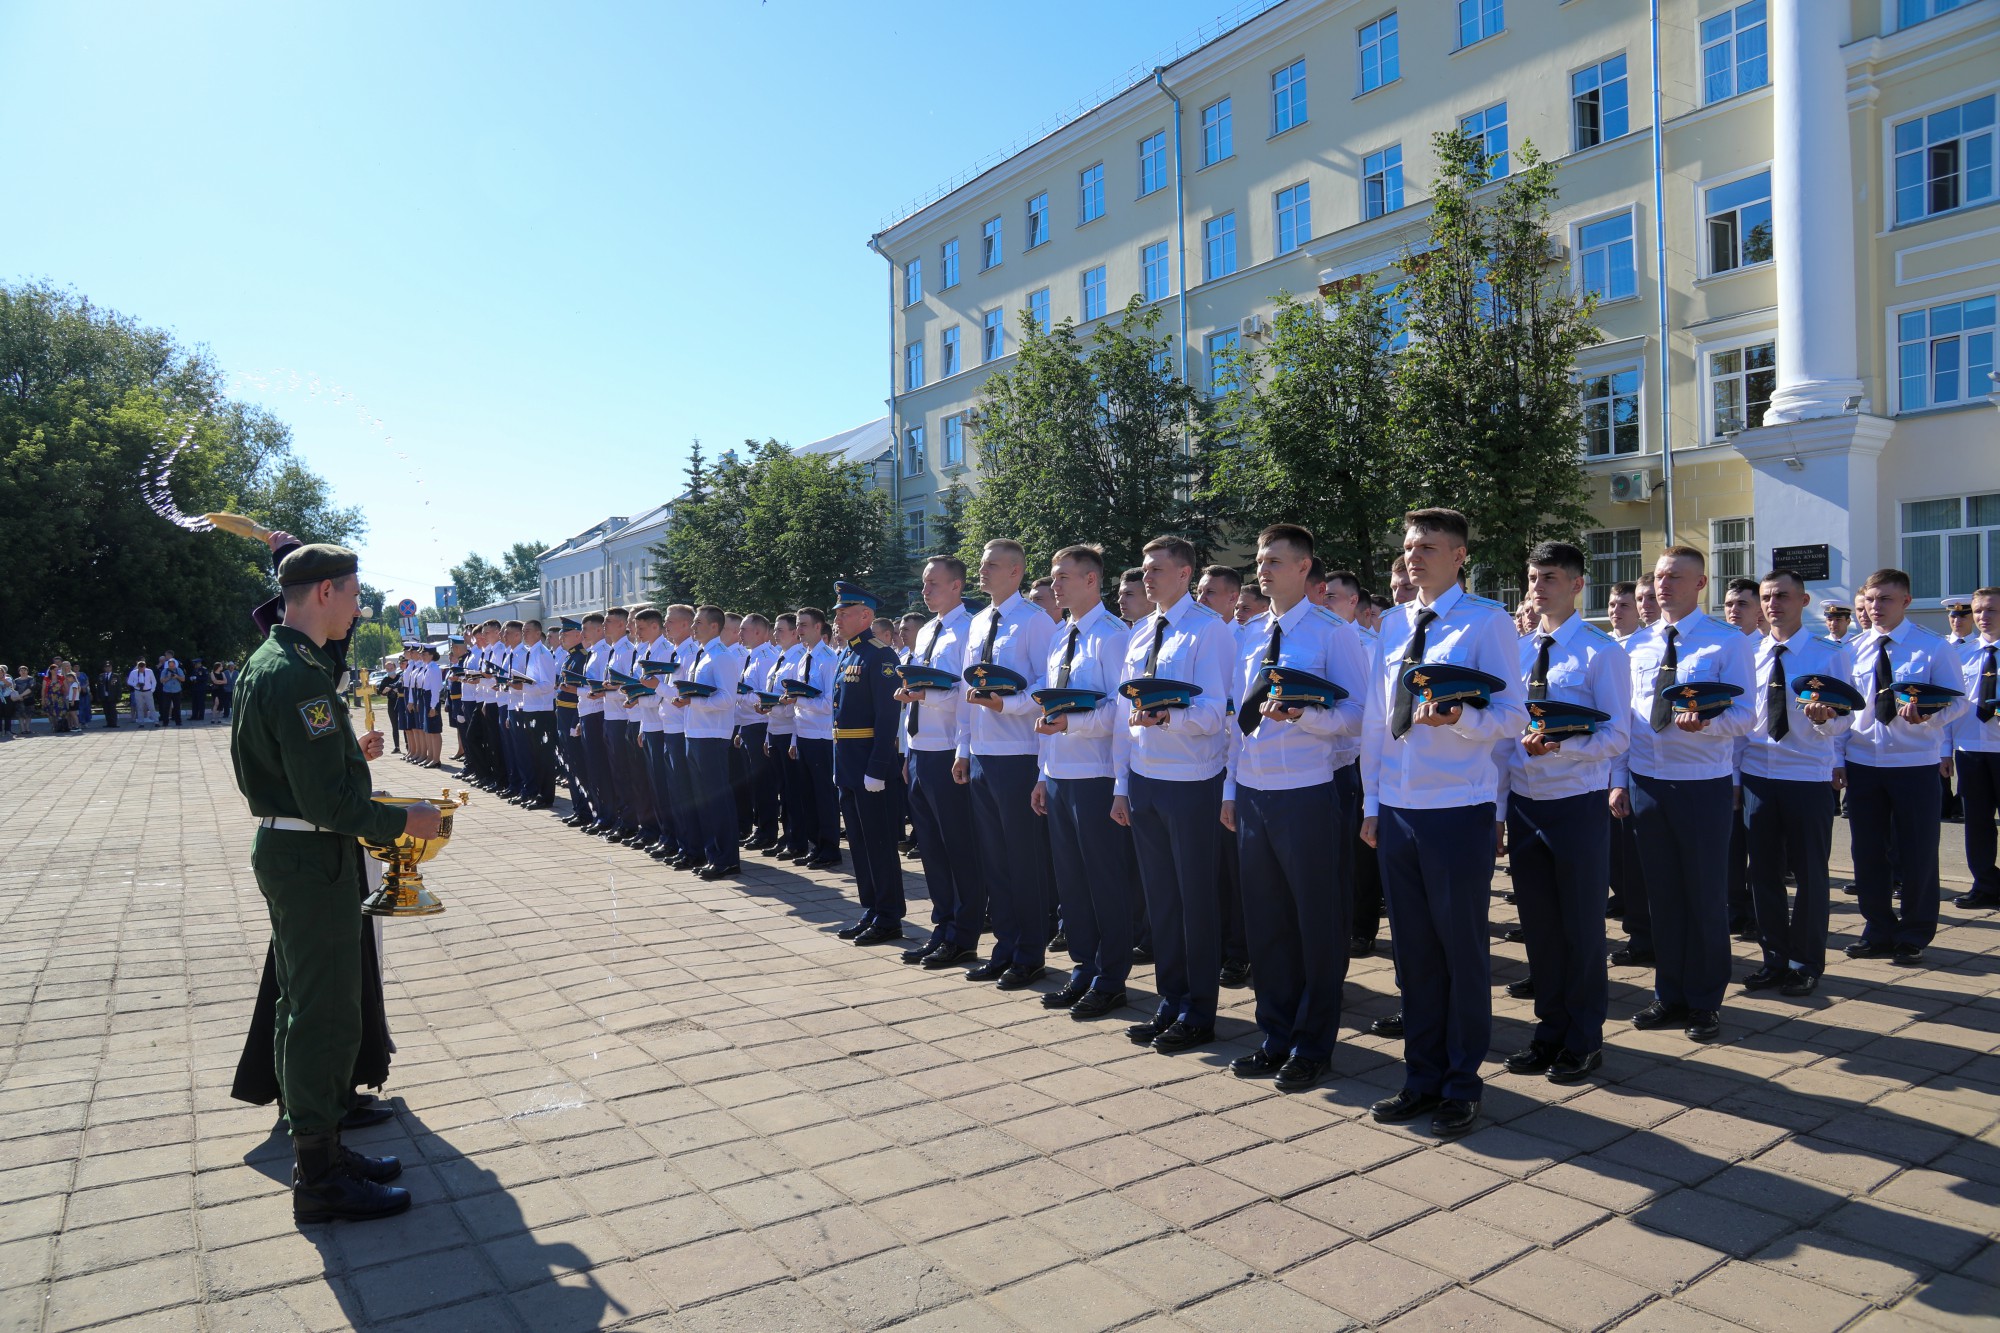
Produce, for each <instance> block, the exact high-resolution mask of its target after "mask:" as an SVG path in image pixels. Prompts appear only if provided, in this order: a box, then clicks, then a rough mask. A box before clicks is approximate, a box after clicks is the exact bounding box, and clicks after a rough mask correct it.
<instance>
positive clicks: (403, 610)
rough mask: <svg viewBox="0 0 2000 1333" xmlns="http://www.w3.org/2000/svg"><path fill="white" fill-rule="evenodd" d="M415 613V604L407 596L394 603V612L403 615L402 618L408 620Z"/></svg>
mask: <svg viewBox="0 0 2000 1333" xmlns="http://www.w3.org/2000/svg"><path fill="white" fill-rule="evenodd" d="M416 613H417V604H416V603H415V602H413V601H411V600H410V599H409V598H407V597H405V598H404V599H403V600H402V601H400V602H398V603H396V614H397V615H399V616H401V617H403V619H405V620H408V619H409V618H410V617H411V616H413V615H415V614H416Z"/></svg>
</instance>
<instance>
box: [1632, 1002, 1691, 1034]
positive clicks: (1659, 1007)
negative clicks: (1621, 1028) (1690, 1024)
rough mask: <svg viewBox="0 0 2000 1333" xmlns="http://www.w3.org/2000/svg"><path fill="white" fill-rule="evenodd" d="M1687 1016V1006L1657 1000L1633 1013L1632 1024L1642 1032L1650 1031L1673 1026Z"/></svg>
mask: <svg viewBox="0 0 2000 1333" xmlns="http://www.w3.org/2000/svg"><path fill="white" fill-rule="evenodd" d="M1687 1016H1688V1011H1687V1008H1686V1006H1684V1005H1678V1004H1668V1003H1666V1002H1665V1001H1663V1000H1655V1001H1653V1002H1652V1003H1651V1004H1649V1005H1647V1006H1646V1007H1645V1008H1644V1009H1641V1010H1640V1011H1639V1012H1638V1013H1636V1014H1634V1015H1632V1026H1633V1027H1635V1028H1638V1029H1639V1030H1640V1031H1641V1032H1650V1031H1652V1030H1653V1029H1654V1028H1664V1027H1672V1026H1673V1025H1674V1024H1676V1023H1678V1022H1680V1021H1681V1020H1682V1019H1684V1018H1686V1017H1687Z"/></svg>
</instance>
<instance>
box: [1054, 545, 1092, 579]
mask: <svg viewBox="0 0 2000 1333" xmlns="http://www.w3.org/2000/svg"><path fill="white" fill-rule="evenodd" d="M1065 560H1074V561H1076V563H1077V564H1079V565H1082V566H1084V567H1085V568H1086V569H1088V570H1089V571H1090V572H1091V573H1093V574H1095V575H1097V581H1098V582H1099V583H1102V582H1104V548H1103V547H1102V546H1094V545H1092V544H1090V543H1088V542H1079V543H1077V544H1076V545H1075V546H1065V547H1063V548H1062V550H1060V551H1057V552H1056V558H1055V560H1054V562H1053V563H1055V564H1058V565H1060V564H1061V563H1062V562H1063V561H1065Z"/></svg>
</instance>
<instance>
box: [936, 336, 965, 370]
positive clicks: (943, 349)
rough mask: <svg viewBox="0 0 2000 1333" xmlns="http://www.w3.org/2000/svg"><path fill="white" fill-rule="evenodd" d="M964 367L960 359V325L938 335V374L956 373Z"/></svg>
mask: <svg viewBox="0 0 2000 1333" xmlns="http://www.w3.org/2000/svg"><path fill="white" fill-rule="evenodd" d="M962 368H963V367H961V366H960V364H959V360H958V325H956V324H954V325H952V326H951V327H950V328H948V329H946V330H945V331H944V332H943V333H941V334H939V335H938V374H939V376H941V377H942V376H945V375H956V374H957V373H958V372H959V371H960V370H961V369H962Z"/></svg>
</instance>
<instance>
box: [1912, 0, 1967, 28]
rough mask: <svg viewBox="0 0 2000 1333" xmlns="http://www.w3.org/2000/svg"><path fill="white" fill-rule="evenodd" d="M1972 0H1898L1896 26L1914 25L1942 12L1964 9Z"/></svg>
mask: <svg viewBox="0 0 2000 1333" xmlns="http://www.w3.org/2000/svg"><path fill="white" fill-rule="evenodd" d="M1971 3H1972V0H1897V4H1896V26H1897V27H1898V28H1908V27H1912V26H1914V25H1916V24H1918V23H1922V22H1923V21H1924V20H1925V19H1934V18H1936V17H1937V16H1938V15H1940V14H1949V13H1950V12H1951V11H1952V10H1954V9H1963V8H1964V7H1965V6H1967V5H1969V4H1971Z"/></svg>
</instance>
